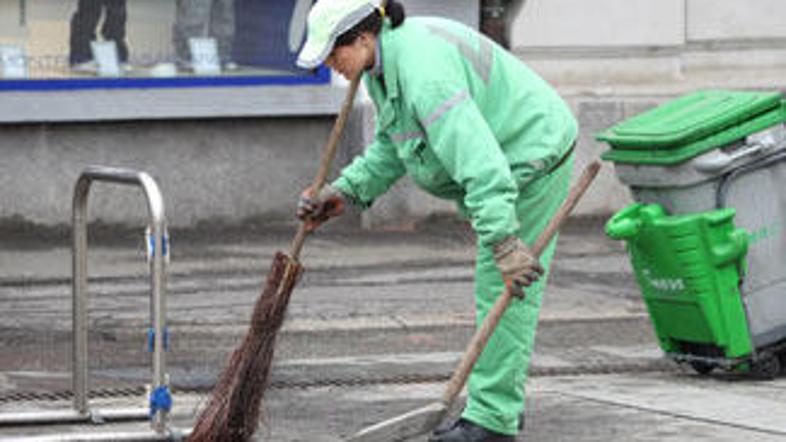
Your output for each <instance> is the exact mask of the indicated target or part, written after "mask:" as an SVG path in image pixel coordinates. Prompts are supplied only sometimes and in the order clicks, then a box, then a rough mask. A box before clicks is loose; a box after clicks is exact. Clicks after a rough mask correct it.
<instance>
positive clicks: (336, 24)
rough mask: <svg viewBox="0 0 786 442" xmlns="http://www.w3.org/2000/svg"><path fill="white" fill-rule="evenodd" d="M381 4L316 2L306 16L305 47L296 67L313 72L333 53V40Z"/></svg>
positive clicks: (372, 1) (368, 1)
mask: <svg viewBox="0 0 786 442" xmlns="http://www.w3.org/2000/svg"><path fill="white" fill-rule="evenodd" d="M381 3H382V0H319V1H317V3H316V4H315V5H314V6H313V7H312V8H311V11H310V12H309V13H308V34H307V37H306V44H305V45H304V46H303V49H301V51H300V54H299V55H298V59H297V65H298V66H300V67H302V68H305V69H313V68H315V67H317V66H319V65H320V64H322V63H323V62H324V61H325V59H327V58H328V56H329V55H330V52H331V51H333V45H335V44H336V39H337V38H338V37H339V36H340V35H341V34H343V33H345V32H347V31H349V30H350V29H352V28H353V27H355V25H357V24H358V23H360V22H361V21H363V19H365V18H366V17H368V16H369V15H370V14H371V13H372V12H374V10H375V9H378V8H379V7H380V4H381Z"/></svg>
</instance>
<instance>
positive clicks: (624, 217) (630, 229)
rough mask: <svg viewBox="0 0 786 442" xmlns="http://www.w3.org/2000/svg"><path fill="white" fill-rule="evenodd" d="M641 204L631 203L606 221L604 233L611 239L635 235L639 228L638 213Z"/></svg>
mask: <svg viewBox="0 0 786 442" xmlns="http://www.w3.org/2000/svg"><path fill="white" fill-rule="evenodd" d="M642 207H643V205H642V204H640V203H636V204H633V205H631V206H629V207H627V208H625V209H623V210H621V211H620V212H618V213H617V214H616V215H614V216H612V217H611V219H610V220H609V221H608V222H607V223H606V235H608V236H609V238H611V239H618V240H620V239H628V238H632V237H634V236H636V235H637V234H638V233H639V229H640V228H641V219H640V218H639V217H638V213H639V211H640V210H641V208H642Z"/></svg>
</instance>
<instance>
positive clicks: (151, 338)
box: [147, 328, 156, 353]
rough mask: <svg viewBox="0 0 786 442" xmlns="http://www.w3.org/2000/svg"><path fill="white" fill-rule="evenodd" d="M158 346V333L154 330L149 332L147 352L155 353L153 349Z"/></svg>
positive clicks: (150, 329)
mask: <svg viewBox="0 0 786 442" xmlns="http://www.w3.org/2000/svg"><path fill="white" fill-rule="evenodd" d="M155 345H156V331H155V330H153V329H152V328H149V329H148V330H147V352H148V353H153V349H154V348H155Z"/></svg>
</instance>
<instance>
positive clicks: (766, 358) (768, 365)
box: [751, 353, 781, 380]
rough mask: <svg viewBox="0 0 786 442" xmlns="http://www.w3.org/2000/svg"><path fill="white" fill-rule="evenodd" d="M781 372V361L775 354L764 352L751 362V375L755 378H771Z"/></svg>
mask: <svg viewBox="0 0 786 442" xmlns="http://www.w3.org/2000/svg"><path fill="white" fill-rule="evenodd" d="M780 372H781V361H780V358H778V356H777V355H774V354H771V353H765V354H763V355H761V357H760V358H759V359H758V360H757V361H756V362H753V363H752V364H751V375H753V377H754V378H756V379H762V380H772V379H775V377H776V376H778V374H779V373H780Z"/></svg>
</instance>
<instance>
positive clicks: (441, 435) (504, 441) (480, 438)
mask: <svg viewBox="0 0 786 442" xmlns="http://www.w3.org/2000/svg"><path fill="white" fill-rule="evenodd" d="M515 440H516V437H515V436H509V435H507V434H500V433H495V432H493V431H491V430H487V429H485V428H483V427H481V426H479V425H475V424H473V423H472V422H470V421H468V420H464V419H459V420H457V421H456V423H455V424H454V425H453V426H452V428H446V429H438V430H435V431H434V434H432V435H431V437H430V438H429V440H428V441H429V442H514V441H515Z"/></svg>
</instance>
